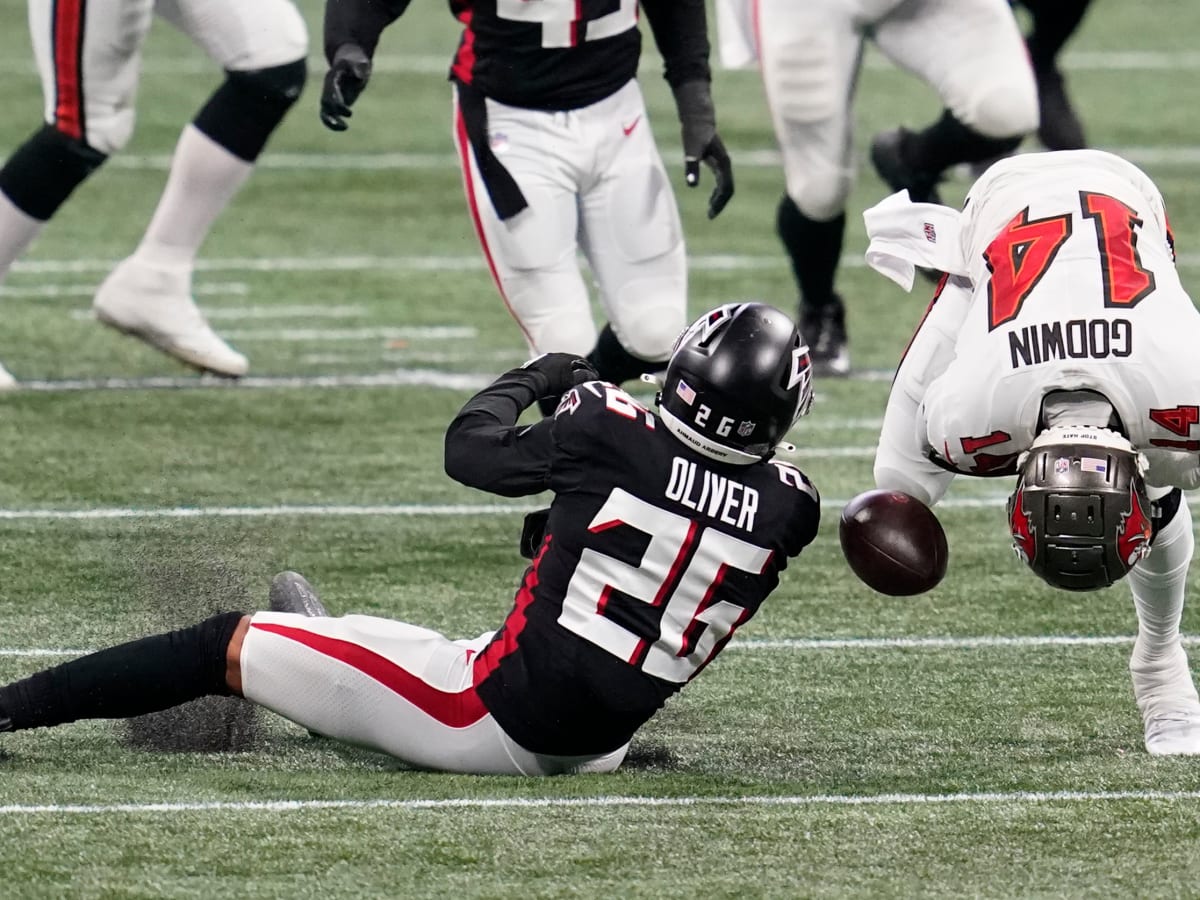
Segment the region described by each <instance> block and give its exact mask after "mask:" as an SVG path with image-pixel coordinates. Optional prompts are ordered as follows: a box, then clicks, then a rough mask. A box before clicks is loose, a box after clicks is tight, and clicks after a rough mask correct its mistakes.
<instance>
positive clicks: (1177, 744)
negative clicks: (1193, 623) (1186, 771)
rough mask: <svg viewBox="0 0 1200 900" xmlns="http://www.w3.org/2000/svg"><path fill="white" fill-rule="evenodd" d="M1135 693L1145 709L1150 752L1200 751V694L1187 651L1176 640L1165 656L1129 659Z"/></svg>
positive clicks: (1191, 753) (1178, 753) (1179, 753)
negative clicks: (1199, 696)
mask: <svg viewBox="0 0 1200 900" xmlns="http://www.w3.org/2000/svg"><path fill="white" fill-rule="evenodd" d="M1129 671H1130V674H1131V675H1132V676H1133V696H1134V698H1135V699H1136V700H1137V704H1138V709H1140V710H1141V712H1142V722H1143V724H1144V725H1145V735H1146V752H1147V753H1149V754H1150V755H1151V756H1196V755H1200V698H1198V697H1197V694H1196V686H1195V684H1193V682H1192V673H1191V670H1190V668H1189V666H1188V659H1187V654H1186V653H1185V652H1184V649H1183V646H1182V644H1178V643H1177V644H1176V645H1175V646H1174V647H1172V648H1171V650H1170V651H1169V652H1168V654H1167V655H1166V657H1165V658H1162V659H1157V660H1155V661H1154V662H1153V663H1148V662H1145V661H1144V660H1143V659H1142V658H1140V655H1139V654H1138V653H1137V652H1136V651H1135V653H1134V656H1133V658H1132V659H1131V660H1130V662H1129Z"/></svg>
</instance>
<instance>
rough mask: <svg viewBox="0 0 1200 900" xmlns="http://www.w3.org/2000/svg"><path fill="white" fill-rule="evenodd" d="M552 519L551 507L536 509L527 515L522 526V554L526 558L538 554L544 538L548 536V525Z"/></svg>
mask: <svg viewBox="0 0 1200 900" xmlns="http://www.w3.org/2000/svg"><path fill="white" fill-rule="evenodd" d="M549 521H550V507H546V508H545V509H535V510H534V511H533V512H531V513H528V514H527V515H526V516H525V523H524V524H523V525H522V526H521V555H522V556H523V557H525V558H526V559H533V558H534V557H535V556H537V552H538V548H539V547H541V546H542V539H543V538H545V536H546V525H547V524H548V523H549Z"/></svg>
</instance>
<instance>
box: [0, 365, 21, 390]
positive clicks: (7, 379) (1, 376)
mask: <svg viewBox="0 0 1200 900" xmlns="http://www.w3.org/2000/svg"><path fill="white" fill-rule="evenodd" d="M15 387H18V385H17V379H15V378H13V377H12V373H11V372H10V371H8V369H6V368H4V366H0V391H11V390H12V389H13V388H15Z"/></svg>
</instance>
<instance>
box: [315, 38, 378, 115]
mask: <svg viewBox="0 0 1200 900" xmlns="http://www.w3.org/2000/svg"><path fill="white" fill-rule="evenodd" d="M370 78H371V60H370V57H368V56H367V54H366V51H365V50H363V48H362V47H360V46H358V44H342V46H340V47H338V48H337V50H336V51H335V52H334V54H333V62H332V63H331V64H330V66H329V71H328V72H326V73H325V86H324V87H323V88H322V89H321V122H322V123H324V125H325V127H326V128H329V129H332V130H333V131H345V130H346V129H347V128H349V127H350V125H349V124H348V123H347V122H346V120H347V119H348V118H350V116H352V115H353V113H352V112H350V107H351V106H353V105H354V101H355V100H357V99H358V95H359V94H361V93H362V92H363V89H364V88H365V87H366V86H367V82H368V81H369V80H370Z"/></svg>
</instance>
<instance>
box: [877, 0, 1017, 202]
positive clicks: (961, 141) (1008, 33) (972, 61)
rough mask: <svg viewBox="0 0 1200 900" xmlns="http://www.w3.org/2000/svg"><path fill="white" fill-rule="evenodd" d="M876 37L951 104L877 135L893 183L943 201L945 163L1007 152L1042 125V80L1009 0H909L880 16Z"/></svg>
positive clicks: (885, 173) (880, 167) (880, 160)
mask: <svg viewBox="0 0 1200 900" xmlns="http://www.w3.org/2000/svg"><path fill="white" fill-rule="evenodd" d="M875 40H876V42H877V43H878V45H879V48H880V49H881V50H882V51H883V52H884V53H885V54H886V55H887V56H888V57H889V58H890V59H892V61H893V62H895V63H896V64H897V65H899V66H901V67H902V68H905V69H907V70H908V71H910V72H913V73H914V74H916V75H918V76H919V77H921V78H922V79H924V80H925V81H926V82H928V84H929V85H930V86H931V87H933V89H934V90H936V91H937V93H938V95H939V96H940V97H941V99H942V102H943V103H944V104H945V107H946V108H945V111H944V112H943V114H942V116H941V118H939V119H938V120H937V121H936V122H934V123H933V124H932V125H930V126H929V127H927V128H924V129H922V130H920V131H909V130H908V129H907V128H899V129H897V130H895V131H890V132H885V133H884V134H881V135H878V136H877V137H876V138H875V140H874V141H873V142H872V145H871V162H872V163H873V164H874V166H875V168H876V170H877V171H878V172H879V175H880V177H881V178H883V180H884V181H886V182H887V183H888V185H889V186H890V187H891V188H892V189H893V190H897V191H898V190H903V189H907V190H908V192H909V194H910V196H911V197H912V199H913V200H917V201H925V200H928V201H932V202H938V195H937V183H938V181H939V179H940V178H941V176H942V173H943V172H945V171H946V169H948V168H950V167H951V166H954V165H957V164H958V163H971V162H978V161H981V160H986V159H992V158H994V157H997V156H1001V155H1004V154H1006V153H1008V152H1010V151H1011V150H1012V149H1014V148H1015V147H1016V146H1017V145H1018V144H1020V142H1021V139H1022V138H1023V137H1024V136H1025V135H1026V134H1028V133H1029V132H1031V131H1033V130H1034V129H1035V128H1036V127H1037V121H1038V120H1037V115H1038V107H1037V87H1036V84H1035V83H1034V79H1033V72H1032V69H1031V67H1030V65H1029V59H1028V56H1027V55H1026V51H1025V44H1024V41H1023V40H1022V38H1021V34H1020V31H1019V29H1018V28H1017V24H1016V20H1015V19H1014V18H1013V14H1012V10H1011V9H1010V8H1009V6H1008V3H1007V2H1006V0H905V2H903V3H901V4H899V5H898V6H897V8H896V9H895V10H893V11H892V12H891V13H890V14H889V15H888V16H887V17H886V18H884V19H883V20H882V21H880V22H879V23H878V25H877V26H876V31H875ZM931 47H936V48H937V49H936V51H934V52H931V51H930V48H931Z"/></svg>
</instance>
